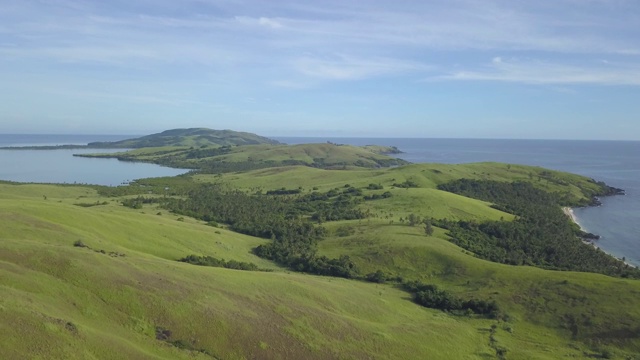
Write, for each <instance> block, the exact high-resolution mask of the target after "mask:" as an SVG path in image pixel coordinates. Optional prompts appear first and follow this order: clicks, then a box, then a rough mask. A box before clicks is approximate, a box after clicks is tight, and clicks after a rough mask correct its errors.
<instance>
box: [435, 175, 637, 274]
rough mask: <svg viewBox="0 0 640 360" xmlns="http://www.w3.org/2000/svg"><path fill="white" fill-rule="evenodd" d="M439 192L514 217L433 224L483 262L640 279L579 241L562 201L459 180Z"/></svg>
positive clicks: (514, 186) (518, 188)
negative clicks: (487, 204)
mask: <svg viewBox="0 0 640 360" xmlns="http://www.w3.org/2000/svg"><path fill="white" fill-rule="evenodd" d="M438 188H439V189H442V190H446V191H451V192H455V193H457V194H461V195H465V196H469V197H472V198H477V199H481V200H485V201H490V202H493V203H494V204H495V205H494V207H496V208H498V209H500V210H503V211H505V212H510V213H513V214H515V215H517V216H518V218H517V219H516V220H515V221H487V222H483V223H476V222H473V221H457V222H453V221H448V220H440V221H437V222H436V225H437V226H439V227H442V228H446V229H448V230H449V235H450V237H451V241H452V242H453V243H455V244H456V245H458V246H460V247H462V248H464V249H467V250H469V251H472V252H473V253H475V254H476V255H477V256H479V257H481V258H484V259H488V260H491V261H496V262H501V263H505V264H511V265H536V266H541V267H544V268H549V269H558V270H574V271H589V272H598V273H602V274H607V275H614V276H623V277H627V276H632V277H636V278H640V270H638V269H636V268H633V267H630V266H628V265H626V264H625V263H624V262H622V261H619V260H617V259H615V258H613V257H611V256H609V255H607V254H605V253H603V252H602V251H600V250H598V249H596V248H594V247H593V246H590V245H587V244H584V243H583V242H582V241H581V240H580V239H579V237H578V236H579V235H580V233H579V232H578V231H579V229H578V228H577V226H576V225H575V224H573V223H571V221H570V220H569V219H568V218H567V216H566V215H564V213H563V212H562V210H561V208H560V206H561V205H572V204H571V203H562V202H563V201H565V199H562V198H559V197H557V196H554V195H553V194H549V193H547V192H545V191H542V190H539V189H537V188H535V187H534V186H533V185H531V184H529V183H526V182H511V183H506V182H498V181H489V180H469V179H460V180H455V181H452V182H449V183H446V184H441V185H439V186H438ZM603 191H607V190H606V189H603Z"/></svg>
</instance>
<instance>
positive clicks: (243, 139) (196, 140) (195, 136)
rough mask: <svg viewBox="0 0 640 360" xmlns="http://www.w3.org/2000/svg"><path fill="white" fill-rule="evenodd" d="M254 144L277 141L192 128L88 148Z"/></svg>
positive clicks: (252, 135) (93, 145)
mask: <svg viewBox="0 0 640 360" xmlns="http://www.w3.org/2000/svg"><path fill="white" fill-rule="evenodd" d="M256 144H278V141H276V140H272V139H269V138H266V137H263V136H259V135H256V134H251V133H247V132H238V131H232V130H212V129H206V128H192V129H173V130H166V131H163V132H161V133H158V134H151V135H147V136H142V137H139V138H135V139H127V140H122V141H115V142H93V143H89V144H88V147H90V148H95V149H111V148H115V149H127V148H130V149H139V148H145V147H162V146H189V147H190V146H194V147H200V146H231V145H236V146H237V145H256Z"/></svg>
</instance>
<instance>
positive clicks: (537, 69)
mask: <svg viewBox="0 0 640 360" xmlns="http://www.w3.org/2000/svg"><path fill="white" fill-rule="evenodd" d="M608 65H610V63H606V64H605V66H602V65H600V66H595V65H593V64H587V65H582V66H580V65H568V64H559V63H552V62H547V61H539V60H524V61H522V60H517V59H516V60H509V61H505V60H504V59H502V58H500V57H495V58H493V60H492V61H491V64H490V65H488V66H486V67H484V68H482V69H479V70H468V71H458V72H455V73H452V74H450V75H445V76H440V77H438V79H444V80H460V81H499V82H519V83H527V84H558V85H562V84H565V85H568V84H594V85H634V86H637V85H640V66H637V65H620V64H619V65H617V66H615V67H612V66H608Z"/></svg>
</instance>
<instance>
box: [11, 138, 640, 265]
mask: <svg viewBox="0 0 640 360" xmlns="http://www.w3.org/2000/svg"><path fill="white" fill-rule="evenodd" d="M132 137H135V136H126V135H0V147H2V146H27V145H62V144H87V143H88V142H92V141H117V140H122V139H126V138H132ZM273 138H274V139H276V140H279V141H281V142H283V143H287V144H302V143H318V142H327V141H331V142H334V143H341V144H351V145H368V144H377V145H388V146H397V147H398V148H399V149H400V150H402V151H403V152H404V153H403V154H400V155H398V157H400V158H402V159H405V160H407V161H410V162H414V163H429V162H432V163H446V164H459V163H469V162H481V161H497V162H505V163H512V164H525V165H533V166H541V167H545V168H549V169H554V170H560V171H567V172H572V173H576V174H580V175H584V176H588V177H590V178H593V179H595V180H598V181H604V182H606V183H607V184H609V185H611V186H614V187H618V188H622V189H624V190H625V191H626V195H624V196H612V197H606V198H603V199H601V200H602V206H599V207H588V208H578V209H575V210H574V213H575V215H576V217H577V219H578V222H579V223H580V225H581V226H582V227H583V228H584V229H585V230H586V231H589V232H592V233H595V234H598V235H600V236H601V238H600V240H598V241H597V242H596V246H598V247H600V248H601V249H602V250H604V251H606V252H607V253H610V254H612V255H614V256H616V257H619V258H624V259H625V260H626V261H627V262H628V263H630V264H633V265H636V266H640V157H639V156H638V155H640V142H638V141H574V140H487V139H402V138H398V139H394V138H331V137H328V138H308V137H307V138H301V137H273ZM82 151H87V150H53V151H42V150H21V151H16V150H0V180H10V181H18V182H47V183H88V184H100V185H110V186H114V185H120V184H122V183H126V182H128V181H131V180H133V179H137V178H145V177H158V176H174V175H178V174H181V173H184V172H185V170H182V169H171V168H166V167H161V166H157V165H153V164H142V163H127V162H120V161H117V160H115V159H88V158H79V157H73V156H72V155H73V154H74V153H79V152H82ZM89 151H90V152H95V150H89ZM111 151H113V150H111ZM101 152H104V151H103V150H101Z"/></svg>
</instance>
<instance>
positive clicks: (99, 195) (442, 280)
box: [0, 144, 640, 359]
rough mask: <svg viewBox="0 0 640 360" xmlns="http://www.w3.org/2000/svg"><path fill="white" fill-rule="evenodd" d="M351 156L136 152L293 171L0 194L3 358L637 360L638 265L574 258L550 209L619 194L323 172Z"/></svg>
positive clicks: (441, 169) (262, 148) (532, 173)
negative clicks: (291, 163)
mask: <svg viewBox="0 0 640 360" xmlns="http://www.w3.org/2000/svg"><path fill="white" fill-rule="evenodd" d="M305 151H308V152H309V153H305ZM316 151H318V153H319V154H320V156H318V155H317V154H316V153H315V152H316ZM361 151H367V150H364V149H353V148H352V147H348V146H338V145H335V144H317V146H316V145H314V146H300V147H286V146H280V145H249V146H238V147H236V146H226V147H225V146H218V147H198V146H193V148H191V145H189V146H181V147H164V148H145V149H139V150H134V152H133V154H136V155H135V156H136V157H138V158H146V160H145V161H157V159H159V158H166V159H170V158H171V157H174V160H175V161H176V163H180V162H182V163H185V164H186V163H190V164H192V165H193V168H194V169H203V168H204V167H205V166H206V164H207V163H209V161H211V159H212V158H216V157H217V158H218V159H221V158H224V161H223V160H220V161H219V163H221V164H227V163H228V164H232V163H233V164H236V165H237V166H238V167H237V168H240V167H241V165H239V164H247V166H250V165H251V164H262V165H264V164H265V163H267V162H272V163H270V164H280V165H283V164H284V163H285V162H286V161H300V162H302V163H304V166H280V167H270V168H261V167H260V166H262V165H260V166H258V167H256V168H254V170H251V171H246V172H231V171H225V172H223V173H218V174H204V173H199V174H194V173H192V174H187V175H183V176H178V177H173V178H158V179H144V180H139V181H136V182H134V183H132V184H131V185H129V186H121V187H113V188H110V187H100V186H95V187H87V186H53V185H35V184H30V185H19V184H9V183H2V184H0V200H2V201H0V221H2V224H3V226H2V227H1V228H0V240H2V241H1V244H2V245H0V247H1V249H2V251H0V291H2V293H3V296H2V297H1V298H0V326H4V328H5V330H7V331H5V332H4V333H3V337H2V338H1V339H0V357H3V358H25V357H26V358H69V359H74V358H88V357H89V358H113V359H120V358H136V359H137V358H141V359H145V358H164V359H187V358H188V359H211V358H214V359H242V358H267V359H269V358H274V359H275V358H304V359H314V358H316V359H327V358H436V359H438V358H469V359H474V358H478V359H481V358H509V359H554V358H558V357H559V356H562V357H573V358H585V357H592V358H597V357H605V356H606V357H611V358H622V359H624V358H633V357H634V356H635V355H636V354H637V353H640V335H638V334H639V333H638V329H637V324H638V323H640V306H638V305H639V300H638V296H637V294H639V293H640V282H639V281H638V280H634V279H631V278H632V277H634V276H635V275H636V274H637V272H636V270H633V269H631V268H628V267H625V266H624V265H620V262H619V261H616V260H615V259H613V258H611V257H609V256H607V255H606V254H604V253H601V252H598V251H596V250H594V249H592V248H591V247H589V246H587V245H584V244H582V242H581V241H580V240H579V239H578V238H577V235H580V234H579V232H578V230H577V229H576V227H575V226H574V225H572V224H571V223H570V222H569V221H568V219H567V218H566V216H564V214H563V213H562V211H561V210H560V207H561V206H571V205H577V204H581V205H584V204H589V203H593V199H594V196H602V195H606V194H614V193H617V191H616V190H615V189H612V188H608V187H606V186H605V185H603V184H599V183H597V182H595V181H593V180H590V179H586V178H583V177H579V176H576V175H571V174H565V173H561V172H554V171H550V170H545V169H540V168H532V167H525V166H519V165H503V164H493V163H483V164H465V165H442V164H422V165H408V166H401V167H395V168H382V167H378V165H371V167H352V165H347V166H344V167H343V166H342V165H336V166H334V165H328V164H338V163H340V162H343V161H344V159H346V158H344V157H341V158H340V159H338V158H334V157H332V156H333V155H336V154H342V155H345V156H346V155H348V156H349V157H350V159H351V160H349V161H352V160H353V161H352V162H348V163H349V164H355V161H357V160H354V159H357V154H364V153H363V152H361ZM303 153H304V155H303ZM322 154H324V155H322ZM369 154H371V152H370V151H369ZM342 155H341V156H342ZM374 155H375V154H374ZM249 157H251V159H249ZM314 159H323V160H321V161H320V160H314ZM163 161H165V160H163ZM166 161H169V160H166ZM363 161H365V160H363ZM314 163H315V164H317V165H318V166H317V167H314V166H310V165H309V164H314ZM345 163H347V162H345ZM320 164H322V165H321V166H320ZM236 165H233V166H236ZM224 166H226V165H224ZM242 166H244V165H242ZM231 168H232V166H229V167H227V168H226V169H227V170H229V169H231ZM345 169H346V170H347V171H344V170H345ZM463 179H466V180H463ZM97 205H99V206H97ZM123 205H124V206H123ZM159 214H162V216H158V215H159ZM72 244H73V246H71V245H72ZM98 249H99V250H98ZM125 253H126V256H124V254H125ZM185 254H193V255H189V256H185ZM196 254H197V255H196ZM105 255H110V256H105ZM176 259H180V260H181V261H176ZM487 260H493V261H487ZM192 264H196V265H202V266H192ZM511 264H517V265H532V266H514V265H511ZM233 269H241V270H269V271H232V270H233ZM553 269H558V270H563V271H554V270H553ZM567 270H572V271H567ZM576 270H578V271H576ZM584 271H589V272H584ZM593 272H598V273H593ZM602 274H607V275H611V276H606V275H602ZM315 275H322V276H315ZM625 277H628V278H625ZM407 293H409V294H411V295H410V297H409V296H407ZM411 300H413V301H411ZM417 305H421V306H417ZM8 324H11V325H10V326H9V325H8Z"/></svg>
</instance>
